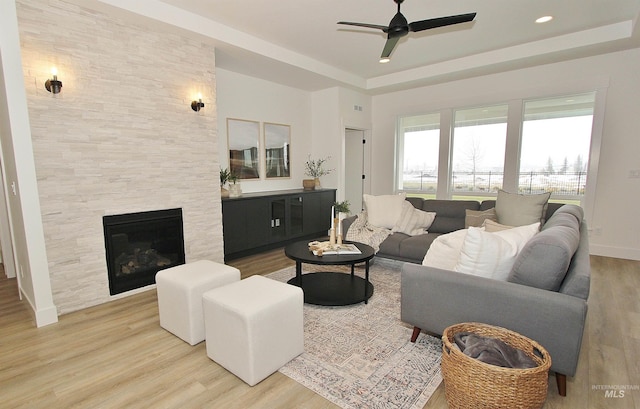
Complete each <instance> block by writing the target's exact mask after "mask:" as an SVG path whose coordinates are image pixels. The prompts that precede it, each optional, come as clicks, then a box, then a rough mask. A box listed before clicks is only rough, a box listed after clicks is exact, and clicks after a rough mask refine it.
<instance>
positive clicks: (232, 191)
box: [229, 183, 242, 197]
mask: <svg viewBox="0 0 640 409" xmlns="http://www.w3.org/2000/svg"><path fill="white" fill-rule="evenodd" d="M239 196H242V187H240V183H232V184H230V185H229V197H239Z"/></svg>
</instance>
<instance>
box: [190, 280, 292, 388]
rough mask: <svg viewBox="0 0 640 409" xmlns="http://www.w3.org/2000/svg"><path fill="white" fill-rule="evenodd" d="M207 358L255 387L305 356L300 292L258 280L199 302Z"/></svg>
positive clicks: (220, 290)
mask: <svg viewBox="0 0 640 409" xmlns="http://www.w3.org/2000/svg"><path fill="white" fill-rule="evenodd" d="M202 302H203V308H204V321H205V331H206V339H207V341H206V343H207V356H208V357H209V358H211V359H212V360H214V361H215V362H217V363H218V364H220V365H222V366H223V367H224V368H226V369H227V370H229V371H230V372H232V373H233V374H235V375H236V376H237V377H238V378H240V379H242V380H243V381H244V382H246V383H247V384H249V386H253V385H255V384H257V383H258V382H260V381H261V380H263V379H264V378H266V377H267V376H269V375H271V374H272V373H274V372H275V371H277V370H278V369H280V368H281V367H282V366H284V365H285V364H286V363H287V362H289V361H290V360H292V359H293V358H295V357H296V356H298V355H300V354H301V353H302V352H303V351H304V329H303V324H302V322H303V318H302V304H303V294H302V289H301V288H299V287H295V286H292V285H289V284H285V283H281V282H279V281H275V280H272V279H269V278H266V277H263V276H260V275H254V276H251V277H248V278H246V279H244V280H241V281H239V282H237V283H232V284H229V285H227V286H225V287H221V288H216V289H213V290H210V291H207V292H206V293H205V294H204V296H203V297H202Z"/></svg>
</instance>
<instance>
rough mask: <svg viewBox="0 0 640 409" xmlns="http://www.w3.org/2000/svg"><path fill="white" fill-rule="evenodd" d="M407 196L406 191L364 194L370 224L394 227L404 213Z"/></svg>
mask: <svg viewBox="0 0 640 409" xmlns="http://www.w3.org/2000/svg"><path fill="white" fill-rule="evenodd" d="M405 197H406V194H405V193H401V194H399V195H380V196H372V195H367V194H364V195H362V199H363V200H364V209H365V210H366V211H367V218H368V222H369V224H371V225H372V226H376V227H384V228H385V229H392V228H393V226H395V225H396V222H397V221H398V219H399V218H400V215H401V214H402V206H403V203H404V202H405Z"/></svg>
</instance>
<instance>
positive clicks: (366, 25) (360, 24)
mask: <svg viewBox="0 0 640 409" xmlns="http://www.w3.org/2000/svg"><path fill="white" fill-rule="evenodd" d="M338 24H344V25H347V26H356V27H366V28H375V29H377V30H382V31H384V32H385V33H386V32H387V30H388V29H389V27H387V26H381V25H378V24H367V23H353V22H350V21H338Z"/></svg>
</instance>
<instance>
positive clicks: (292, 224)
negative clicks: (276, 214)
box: [289, 195, 304, 237]
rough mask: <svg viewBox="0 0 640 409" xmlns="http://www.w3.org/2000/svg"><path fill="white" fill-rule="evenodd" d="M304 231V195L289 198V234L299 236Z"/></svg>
mask: <svg viewBox="0 0 640 409" xmlns="http://www.w3.org/2000/svg"><path fill="white" fill-rule="evenodd" d="M303 233H304V196H302V195H300V196H291V197H290V198H289V235H290V236H291V237H297V236H301V235H302V234H303Z"/></svg>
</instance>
